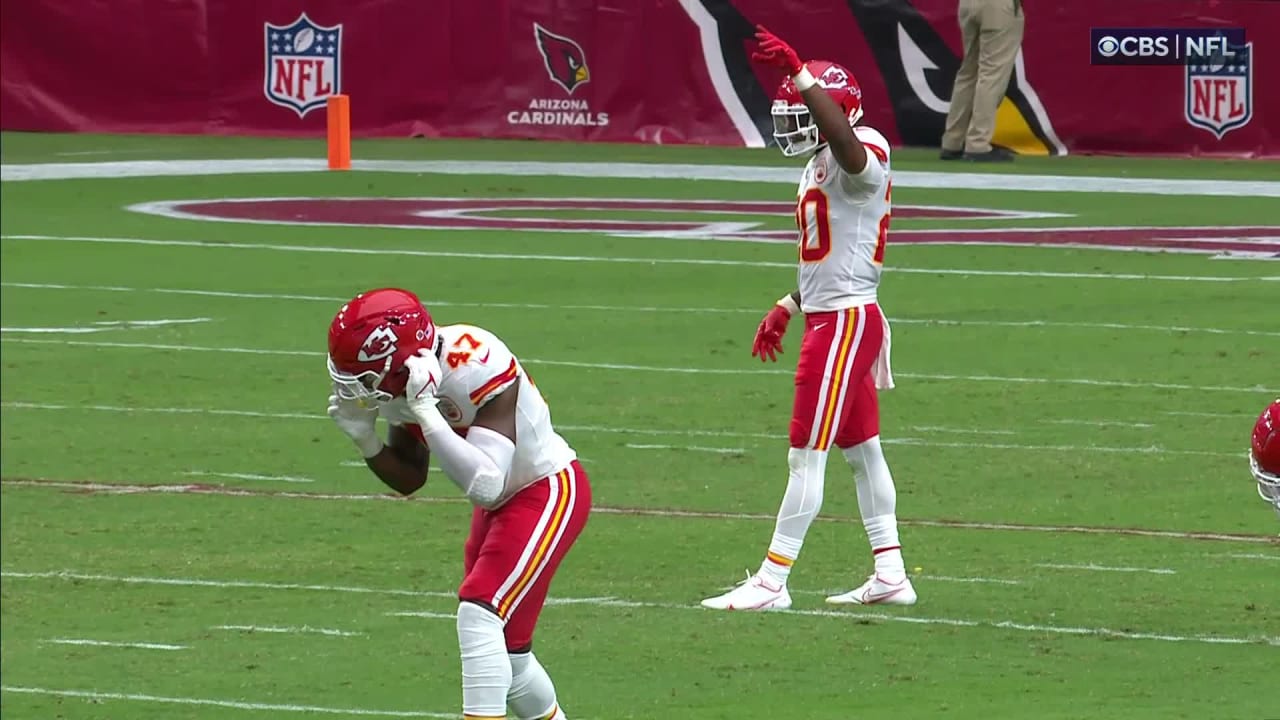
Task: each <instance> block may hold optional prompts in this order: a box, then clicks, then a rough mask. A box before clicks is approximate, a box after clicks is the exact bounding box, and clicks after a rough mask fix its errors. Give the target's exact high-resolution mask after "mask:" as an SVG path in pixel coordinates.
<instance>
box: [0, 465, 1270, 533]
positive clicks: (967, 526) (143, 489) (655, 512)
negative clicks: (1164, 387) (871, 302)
mask: <svg viewBox="0 0 1280 720" xmlns="http://www.w3.org/2000/svg"><path fill="white" fill-rule="evenodd" d="M0 482H2V483H3V484H4V485H13V486H15V487H29V488H41V489H45V488H56V489H61V490H71V491H74V492H98V493H104V494H119V495H144V494H172V495H187V494H190V495H217V496H222V497H239V498H246V497H250V498H263V497H267V498H288V499H298V500H337V501H340V502H370V501H372V502H424V503H445V504H448V503H461V502H466V500H465V499H463V498H461V497H457V498H441V497H430V496H421V497H408V498H406V497H401V496H398V495H393V494H391V493H318V492H290V491H273V490H269V491H254V490H250V489H247V488H236V487H226V486H195V485H141V484H127V483H101V482H77V481H63V480H23V479H6V480H0ZM591 512H592V513H596V514H600V515H621V516H624V517H661V518H695V519H703V520H751V521H756V520H761V521H764V520H767V521H769V522H773V521H774V520H776V519H777V517H776V515H766V514H764V513H735V512H718V511H708V510H674V509H663V508H629V507H610V506H607V505H597V506H594V507H592V508H591ZM814 519H815V520H816V521H817V522H832V523H848V522H849V518H844V517H838V516H834V515H819V516H817V517H816V518H814ZM898 524H899V525H903V526H906V527H928V528H942V529H945V530H1008V531H1015V532H1039V533H1070V534H1079V535H1132V536H1137V537H1154V538H1162V539H1167V540H1212V541H1223V542H1240V543H1251V544H1259V545H1274V544H1276V542H1277V541H1276V539H1275V538H1273V537H1271V536H1264V535H1238V534H1237V535H1232V534H1229V533H1213V532H1187V531H1181V530H1146V529H1142V528H1126V527H1090V526H1087V525H1027V524H1018V523H994V522H969V521H962V520H912V519H906V518H898Z"/></svg>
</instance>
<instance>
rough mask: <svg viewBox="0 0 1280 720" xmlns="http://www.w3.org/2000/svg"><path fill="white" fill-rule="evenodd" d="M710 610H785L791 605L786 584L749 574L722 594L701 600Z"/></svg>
mask: <svg viewBox="0 0 1280 720" xmlns="http://www.w3.org/2000/svg"><path fill="white" fill-rule="evenodd" d="M702 607H704V608H711V609H712V610H786V609H787V608H789V607H791V593H789V592H787V586H786V585H779V586H776V587H775V586H773V585H770V584H769V581H767V580H765V579H764V578H762V577H760V576H759V575H750V576H748V577H747V579H746V580H744V581H742V582H741V583H739V584H738V586H737V587H736V588H734V589H732V590H730V591H729V592H727V593H725V594H723V595H717V596H715V597H712V598H707V599H706V600H703V601H702Z"/></svg>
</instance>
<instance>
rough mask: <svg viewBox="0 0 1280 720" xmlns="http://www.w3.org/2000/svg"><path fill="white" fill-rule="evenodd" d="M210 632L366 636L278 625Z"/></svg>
mask: <svg viewBox="0 0 1280 720" xmlns="http://www.w3.org/2000/svg"><path fill="white" fill-rule="evenodd" d="M209 629H210V630H234V631H239V632H249V633H288V634H295V635H298V634H315V635H327V636H329V637H358V636H360V635H364V633H362V632H350V631H347V630H334V629H332V628H314V627H311V626H310V625H302V626H300V627H281V626H278V625H214V626H213V627H211V628H209Z"/></svg>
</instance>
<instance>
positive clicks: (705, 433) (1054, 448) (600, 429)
mask: <svg viewBox="0 0 1280 720" xmlns="http://www.w3.org/2000/svg"><path fill="white" fill-rule="evenodd" d="M0 407H7V408H15V409H24V410H51V411H85V410H89V411H98V412H118V413H158V414H178V415H192V414H208V415H224V416H230V417H254V418H278V419H287V420H325V419H327V416H325V415H321V414H318V413H317V414H306V413H272V412H264V411H259V410H217V409H205V408H143V407H121V406H114V405H63V404H57V403H31V402H21V401H12V400H6V401H3V402H0ZM558 427H559V428H560V429H561V430H563V431H565V432H579V433H606V434H618V435H649V436H657V437H681V436H684V437H723V438H735V439H739V438H740V439H767V440H783V439H785V438H786V437H787V436H786V435H785V434H783V433H753V432H732V431H728V430H696V429H685V428H670V429H655V428H627V427H608V426H601V425H569V424H566V425H559V426H558ZM936 429H937V428H935V430H936ZM949 430H950V431H952V432H959V433H963V432H971V431H970V430H967V429H964V428H949ZM881 443H883V444H885V445H918V446H922V447H942V448H959V449H981V450H1013V451H1018V450H1021V451H1030V452H1068V453H1086V452H1099V453H1121V454H1138V455H1191V456H1206V457H1242V454H1241V452H1238V451H1234V450H1232V451H1214V450H1180V449H1171V448H1165V447H1160V446H1156V445H1151V446H1143V447H1132V446H1129V447H1125V446H1120V447H1116V446H1109V445H1044V444H1035V445H1025V444H1017V443H978V442H949V441H939V440H925V439H922V438H913V437H891V438H882V439H881ZM642 447H644V448H646V449H656V448H658V447H662V448H669V449H696V447H697V446H681V445H653V446H642ZM719 450H720V451H728V450H730V448H720V449H719ZM733 450H734V451H740V450H738V449H733ZM266 477H270V476H266ZM253 479H259V478H253Z"/></svg>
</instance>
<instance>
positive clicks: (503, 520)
mask: <svg viewBox="0 0 1280 720" xmlns="http://www.w3.org/2000/svg"><path fill="white" fill-rule="evenodd" d="M590 511H591V484H590V481H589V480H588V478H587V473H586V471H584V470H583V469H582V465H581V464H579V462H578V461H577V460H574V461H573V462H572V463H570V464H569V466H568V467H567V468H565V469H564V470H562V471H561V472H558V473H555V474H553V475H550V476H548V477H545V478H543V479H541V480H539V481H538V482H536V483H534V484H532V485H530V486H529V487H527V488H525V489H524V490H521V491H520V492H518V493H516V495H515V496H514V497H512V498H511V499H510V500H508V501H507V502H506V503H505V504H504V505H503V506H502V507H500V508H498V509H496V510H485V509H483V508H475V510H474V511H473V512H472V516H471V534H470V535H469V536H468V537H467V544H466V548H465V551H464V571H465V577H464V578H463V580H462V586H461V587H460V588H459V589H458V598H459V599H460V600H470V601H472V602H477V603H480V604H483V605H486V606H490V607H492V608H494V609H495V610H496V611H498V614H499V616H500V617H502V618H503V620H505V621H506V627H505V630H504V632H505V634H506V640H507V648H508V649H511V650H515V649H521V648H525V647H528V646H529V644H530V643H532V642H533V633H534V629H535V628H536V627H537V624H538V616H539V615H540V614H541V613H542V606H543V604H544V603H545V602H546V599H547V590H548V589H549V588H550V586H551V581H552V579H553V578H554V576H555V573H556V569H557V568H559V566H560V561H561V560H563V559H564V557H565V555H566V554H567V553H568V552H569V549H570V548H571V547H572V546H573V544H574V542H575V541H576V540H577V539H578V535H579V534H581V533H582V529H583V527H585V526H586V524H587V516H588V515H589V514H590Z"/></svg>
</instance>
